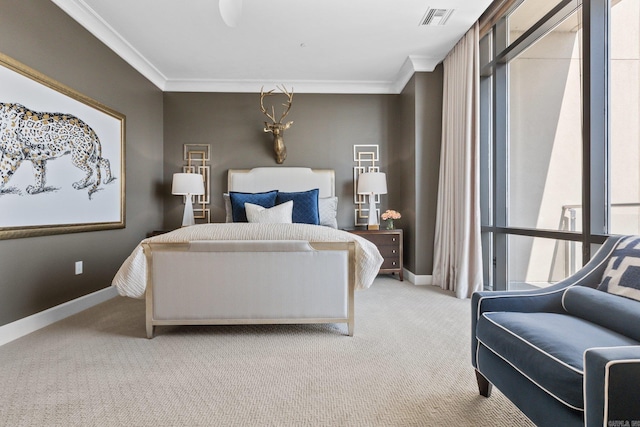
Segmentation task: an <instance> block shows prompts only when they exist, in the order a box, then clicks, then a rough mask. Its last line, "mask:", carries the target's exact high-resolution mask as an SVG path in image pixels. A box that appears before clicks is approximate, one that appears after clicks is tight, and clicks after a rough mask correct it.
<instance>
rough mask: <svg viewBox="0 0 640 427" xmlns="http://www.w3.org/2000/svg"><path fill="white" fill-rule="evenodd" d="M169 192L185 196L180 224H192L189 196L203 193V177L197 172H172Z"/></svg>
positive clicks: (191, 208)
mask: <svg viewBox="0 0 640 427" xmlns="http://www.w3.org/2000/svg"><path fill="white" fill-rule="evenodd" d="M171 194H175V195H180V196H187V201H186V203H185V205H184V215H183V216H182V226H183V227H186V226H188V225H194V224H195V223H196V221H195V219H194V218H193V202H192V200H191V196H193V195H201V194H204V179H203V177H202V175H200V174H199V173H174V174H173V184H172V186H171Z"/></svg>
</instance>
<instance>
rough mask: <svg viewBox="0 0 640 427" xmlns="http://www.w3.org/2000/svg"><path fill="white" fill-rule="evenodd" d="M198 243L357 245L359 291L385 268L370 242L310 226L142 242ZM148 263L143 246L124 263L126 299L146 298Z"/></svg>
mask: <svg viewBox="0 0 640 427" xmlns="http://www.w3.org/2000/svg"><path fill="white" fill-rule="evenodd" d="M194 240H306V241H309V242H355V243H356V289H366V288H368V287H369V286H371V284H372V283H373V279H375V277H376V275H377V274H378V270H379V269H380V266H381V265H382V261H383V259H382V256H381V255H380V252H378V248H376V246H375V245H374V244H373V243H371V242H369V241H368V240H366V239H363V238H362V237H360V236H356V235H355V234H352V233H348V232H346V231H341V230H336V229H333V228H330V227H323V226H318V225H307V224H249V223H230V224H202V225H194V226H191V227H184V228H180V229H178V230H175V231H172V232H170V233H166V234H161V235H159V236H155V237H151V238H148V239H145V240H143V241H142V242H190V241H194ZM146 278H147V262H146V259H145V256H144V252H143V250H142V245H141V244H139V245H138V246H137V247H136V248H135V250H134V251H133V252H132V253H131V255H129V257H128V258H127V259H126V260H125V261H124V263H123V264H122V266H120V269H119V270H118V272H117V273H116V276H115V277H114V278H113V281H112V283H111V284H112V286H115V287H116V289H117V290H118V293H119V294H120V295H122V296H127V297H132V298H143V297H144V292H145V288H146Z"/></svg>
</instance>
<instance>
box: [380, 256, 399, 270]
mask: <svg viewBox="0 0 640 427" xmlns="http://www.w3.org/2000/svg"><path fill="white" fill-rule="evenodd" d="M397 268H400V257H396V258H387V257H384V262H383V263H382V266H381V267H380V270H394V269H397Z"/></svg>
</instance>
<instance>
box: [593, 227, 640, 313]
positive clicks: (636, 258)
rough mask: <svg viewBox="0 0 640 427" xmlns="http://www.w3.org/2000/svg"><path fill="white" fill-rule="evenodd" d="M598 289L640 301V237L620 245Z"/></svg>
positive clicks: (624, 240)
mask: <svg viewBox="0 0 640 427" xmlns="http://www.w3.org/2000/svg"><path fill="white" fill-rule="evenodd" d="M598 289H600V290H602V291H605V292H609V293H611V294H616V295H621V296H624V297H627V298H632V299H635V300H638V301H640V236H630V237H626V238H624V239H622V240H621V241H620V242H619V243H618V246H617V247H616V249H615V250H614V251H613V253H612V254H611V259H609V264H608V265H607V268H606V269H605V271H604V274H603V275H602V282H601V283H600V285H598Z"/></svg>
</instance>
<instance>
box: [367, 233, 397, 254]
mask: <svg viewBox="0 0 640 427" xmlns="http://www.w3.org/2000/svg"><path fill="white" fill-rule="evenodd" d="M364 237H366V238H367V240H369V241H370V242H373V243H374V244H375V245H376V246H378V247H380V246H396V247H397V246H398V244H399V243H400V236H399V235H398V234H368V235H366V236H364ZM382 256H384V254H383V255H382Z"/></svg>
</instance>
